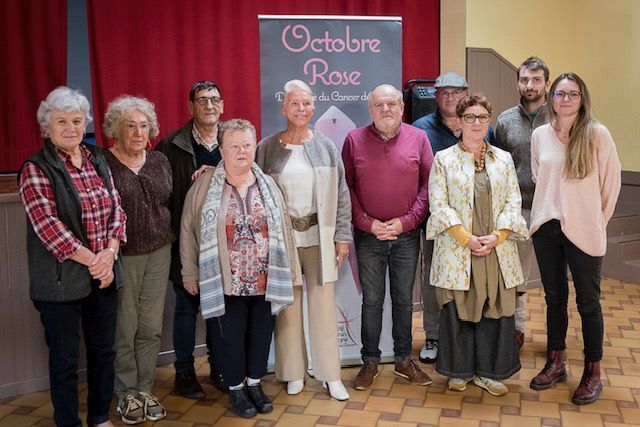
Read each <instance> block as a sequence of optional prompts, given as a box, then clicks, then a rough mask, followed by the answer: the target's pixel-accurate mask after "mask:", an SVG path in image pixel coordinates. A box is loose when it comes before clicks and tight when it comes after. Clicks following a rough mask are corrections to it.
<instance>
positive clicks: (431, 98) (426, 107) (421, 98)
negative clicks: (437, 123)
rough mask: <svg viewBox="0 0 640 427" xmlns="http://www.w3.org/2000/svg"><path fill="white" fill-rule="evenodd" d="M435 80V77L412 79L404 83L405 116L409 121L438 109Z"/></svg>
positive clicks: (411, 121)
mask: <svg viewBox="0 0 640 427" xmlns="http://www.w3.org/2000/svg"><path fill="white" fill-rule="evenodd" d="M435 82H436V81H435V79H412V80H408V81H407V82H406V83H405V84H404V90H403V95H404V108H405V116H404V117H405V121H406V122H407V123H413V122H415V121H416V120H418V119H419V118H420V117H422V116H426V115H427V114H430V113H433V112H434V111H436V88H435V87H433V85H434V83H435Z"/></svg>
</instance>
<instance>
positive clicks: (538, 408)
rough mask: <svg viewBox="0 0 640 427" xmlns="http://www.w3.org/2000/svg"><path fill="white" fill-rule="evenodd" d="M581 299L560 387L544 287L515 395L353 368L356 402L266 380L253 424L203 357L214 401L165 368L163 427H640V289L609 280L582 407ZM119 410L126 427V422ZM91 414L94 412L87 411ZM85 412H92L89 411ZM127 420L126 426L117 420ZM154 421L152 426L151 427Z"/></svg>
mask: <svg viewBox="0 0 640 427" xmlns="http://www.w3.org/2000/svg"><path fill="white" fill-rule="evenodd" d="M574 301H575V294H574V293H572V296H571V308H570V321H569V331H568V336H567V347H568V356H569V363H568V373H569V378H568V381H567V382H566V383H560V384H558V385H557V387H555V388H553V389H551V390H544V391H540V392H537V391H534V390H531V389H530V388H529V381H530V380H531V378H532V377H533V376H534V375H536V374H537V372H538V371H539V370H540V369H541V368H542V367H543V366H544V363H545V349H546V335H545V304H544V294H543V292H542V289H540V288H538V289H534V290H531V291H530V292H529V293H528V303H527V324H526V325H527V332H526V340H525V344H524V347H523V349H522V352H521V354H520V356H521V363H522V370H521V371H520V372H519V373H518V374H516V375H515V376H513V377H512V378H510V379H509V380H507V381H506V384H507V386H508V387H509V394H507V395H506V396H502V397H494V396H491V395H489V394H488V393H486V392H484V391H483V390H481V389H480V388H478V387H476V386H474V385H473V384H472V383H471V384H469V386H468V387H467V390H465V391H464V392H453V391H450V390H447V388H446V383H447V379H446V378H445V377H443V376H442V375H440V374H438V373H436V372H435V371H434V370H433V365H425V364H420V366H421V367H422V368H423V369H424V370H425V371H426V372H427V373H429V375H431V377H432V379H433V384H432V385H430V386H427V387H420V386H414V385H410V384H409V383H408V382H407V381H406V380H404V379H402V378H400V377H397V376H396V375H394V373H393V365H382V366H381V368H382V372H381V373H380V376H379V377H378V378H376V380H375V382H374V384H373V386H372V387H371V389H370V390H365V391H357V390H354V389H353V388H352V385H353V379H354V377H355V375H356V374H357V372H358V367H351V368H344V369H343V371H342V377H343V380H344V382H345V384H346V385H347V388H348V391H349V393H350V394H351V399H350V400H349V401H347V402H338V401H336V400H333V399H331V398H330V397H329V395H328V394H327V393H326V391H325V390H324V389H323V388H322V386H321V384H320V383H319V382H318V381H316V380H315V379H311V378H309V379H307V381H306V384H305V388H304V391H303V392H302V393H300V394H299V395H297V396H289V395H287V393H286V391H285V390H284V386H283V385H282V384H281V383H278V382H277V381H276V380H275V378H274V376H273V375H268V376H267V377H265V378H264V380H263V384H264V390H265V392H266V393H267V395H269V396H270V397H272V398H273V403H274V410H273V412H272V413H270V414H259V415H258V416H257V417H255V418H252V419H249V420H245V419H242V418H239V417H237V416H235V415H234V414H233V413H232V412H231V411H230V409H229V401H228V398H227V396H226V395H225V394H223V393H221V392H219V391H217V390H216V389H215V388H214V387H213V386H212V385H211V384H210V383H209V380H208V374H209V370H208V366H207V364H206V360H205V358H200V359H198V360H197V365H198V376H199V379H200V381H201V382H202V383H203V386H204V388H205V392H206V394H207V397H206V398H205V399H202V400H200V401H195V400H189V399H184V398H182V397H180V396H178V395H176V394H174V393H173V392H172V386H173V374H174V372H173V368H172V367H171V366H162V367H158V368H157V370H156V385H155V388H154V390H153V392H154V393H155V394H156V395H157V396H158V397H159V398H160V399H161V401H162V404H163V405H164V406H165V407H166V408H167V411H168V416H167V418H166V419H164V420H161V421H158V422H156V423H155V424H156V425H157V426H158V427H160V426H175V427H182V426H184V427H204V426H213V425H215V426H221V427H225V426H229V427H244V426H247V427H249V426H252V427H272V426H282V427H287V426H290V427H306V426H353V427H370V426H377V427H416V426H420V427H427V426H455V427H467V426H469V427H494V426H504V427H529V426H536V427H541V426H579V427H594V426H595V427H597V426H602V427H617V426H627V425H634V423H636V424H635V425H640V285H635V284H627V283H621V282H619V281H617V280H603V282H602V306H603V313H604V317H605V337H604V345H605V349H604V354H605V358H604V359H603V361H602V366H603V370H602V378H603V383H604V386H605V388H604V391H603V393H602V395H601V398H600V400H599V401H598V402H596V403H595V404H593V405H586V406H576V405H573V404H572V403H571V394H572V392H573V390H574V389H575V387H576V386H577V384H578V382H579V381H580V376H581V375H582V367H583V362H582V340H581V326H580V318H579V315H578V312H577V309H576V308H575V302H574ZM413 325H414V336H413V338H414V340H413V350H414V353H415V355H416V358H417V353H418V352H419V351H420V348H421V346H422V343H423V342H424V332H423V330H422V315H421V313H415V316H414V324H413ZM80 389H81V396H80V398H81V401H84V400H86V385H85V384H81V385H80ZM112 408H114V413H113V416H112V420H113V421H114V424H116V425H124V424H122V423H121V422H120V420H119V418H118V417H117V416H116V415H115V403H114V405H112ZM81 409H82V410H85V411H86V406H82V407H81ZM52 412H53V410H52V406H51V401H50V399H49V393H48V391H42V392H35V393H30V394H26V395H22V396H17V397H13V398H8V399H4V400H0V426H6V427H21V426H51V425H53V420H52ZM83 415H84V414H83ZM116 420H117V421H116ZM146 425H151V423H147V424H146Z"/></svg>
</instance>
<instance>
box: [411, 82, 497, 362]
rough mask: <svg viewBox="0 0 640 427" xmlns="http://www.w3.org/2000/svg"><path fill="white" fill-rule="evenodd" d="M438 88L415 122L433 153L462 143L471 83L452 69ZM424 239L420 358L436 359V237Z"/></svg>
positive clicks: (425, 360)
mask: <svg viewBox="0 0 640 427" xmlns="http://www.w3.org/2000/svg"><path fill="white" fill-rule="evenodd" d="M434 87H435V88H436V105H437V108H436V111H434V112H433V113H431V114H428V115H426V116H424V117H421V118H419V119H418V120H416V121H415V122H413V126H415V127H418V128H420V129H422V130H424V131H425V132H426V133H427V137H428V138H429V142H430V143H431V148H432V149H433V154H434V155H435V153H437V152H438V151H440V150H444V149H445V148H449V147H451V146H453V145H455V144H457V143H458V139H459V138H460V133H461V132H462V126H461V123H460V118H459V117H458V115H457V114H456V105H458V101H460V100H461V99H462V98H464V97H465V96H467V94H468V93H467V91H468V89H469V84H468V83H467V80H466V79H465V78H464V77H462V76H461V75H460V74H457V73H453V72H449V73H444V74H441V75H439V76H438V78H437V79H436V83H435V85H434ZM485 138H486V140H487V141H488V142H489V143H493V142H494V141H493V131H492V129H491V126H489V131H488V132H487V135H486V137H485ZM421 242H422V304H423V306H422V308H423V317H422V323H423V327H424V332H425V335H426V337H427V338H426V341H425V344H424V346H423V347H422V350H421V351H420V361H422V362H424V363H433V362H435V361H436V356H437V355H438V330H439V328H440V306H439V305H438V302H437V301H436V294H435V288H434V287H433V286H431V284H430V283H429V274H430V270H431V256H432V254H433V240H426V239H425V238H424V236H422V239H421Z"/></svg>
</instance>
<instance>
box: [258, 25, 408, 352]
mask: <svg viewBox="0 0 640 427" xmlns="http://www.w3.org/2000/svg"><path fill="white" fill-rule="evenodd" d="M258 19H259V22H260V96H261V113H262V128H261V131H262V137H266V136H268V135H271V134H274V133H276V132H280V131H282V130H284V129H285V128H286V126H287V123H286V119H285V117H283V116H282V115H281V113H280V106H281V103H282V100H283V98H284V91H283V87H284V84H285V83H286V82H287V81H289V80H291V79H300V80H302V81H304V82H306V83H307V84H308V85H309V86H310V87H311V89H312V90H313V93H314V100H315V107H316V110H315V114H314V116H313V118H312V120H311V126H312V127H313V128H314V129H315V130H316V131H318V132H321V133H322V134H324V135H325V136H327V137H328V138H329V139H331V140H332V141H333V142H334V143H335V144H336V148H337V149H338V152H341V150H342V144H343V142H344V139H345V137H346V135H347V133H349V131H351V130H353V129H355V128H358V127H361V126H365V125H368V124H370V123H371V118H370V117H369V112H368V108H367V100H368V97H369V94H370V93H371V91H372V90H373V88H375V87H376V86H378V85H380V84H382V83H390V84H392V85H394V86H395V87H397V88H399V89H401V88H402V87H401V85H402V19H401V18H400V17H381V16H374V17H361V16H306V15H304V16H303V15H300V16H291V15H288V16H280V15H278V16H275V15H260V16H259V17H258ZM371 178H372V179H377V178H376V177H371ZM350 253H351V255H350V256H349V262H348V263H347V262H345V263H344V264H343V265H342V267H341V269H340V276H339V279H338V281H337V282H336V283H335V295H336V305H337V313H338V318H337V319H336V321H337V324H338V340H339V341H340V358H341V361H342V364H343V365H351V364H356V363H361V358H360V348H361V341H360V326H361V321H360V319H361V304H362V286H361V284H360V281H359V278H358V267H357V258H356V255H355V249H354V248H353V245H352V247H351V250H350ZM304 295H305V299H306V292H305V293H304ZM311 304H313V302H311ZM304 307H305V312H306V303H305V304H304ZM306 318H307V316H306V314H305V319H306ZM305 329H306V330H308V329H307V328H305ZM307 335H308V334H307ZM380 350H381V352H382V361H391V360H393V339H392V337H391V301H390V298H389V281H388V278H387V297H386V299H385V302H384V308H383V328H382V336H381V338H380ZM273 360H274V359H273V352H272V354H271V355H270V360H269V362H270V364H272V363H273ZM311 362H312V361H311ZM311 364H312V363H311Z"/></svg>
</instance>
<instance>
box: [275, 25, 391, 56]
mask: <svg viewBox="0 0 640 427" xmlns="http://www.w3.org/2000/svg"><path fill="white" fill-rule="evenodd" d="M281 39H282V45H283V46H284V47H285V49H287V50H288V51H290V52H295V53H299V52H303V51H305V50H306V49H311V50H312V51H313V52H316V53H322V52H327V53H333V52H336V53H341V52H344V51H345V50H347V51H348V52H351V53H358V52H367V51H369V52H372V53H380V43H381V42H380V39H366V38H363V39H358V38H351V27H350V26H349V25H346V26H345V33H344V36H342V37H340V36H338V37H335V38H334V37H331V36H330V35H329V31H325V32H324V35H323V36H322V37H315V38H311V33H310V31H309V29H308V28H307V27H306V26H305V25H304V24H296V25H294V26H293V27H292V26H291V25H287V26H286V27H284V29H283V30H282V36H281ZM290 39H291V40H290ZM290 41H291V42H295V43H290Z"/></svg>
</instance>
